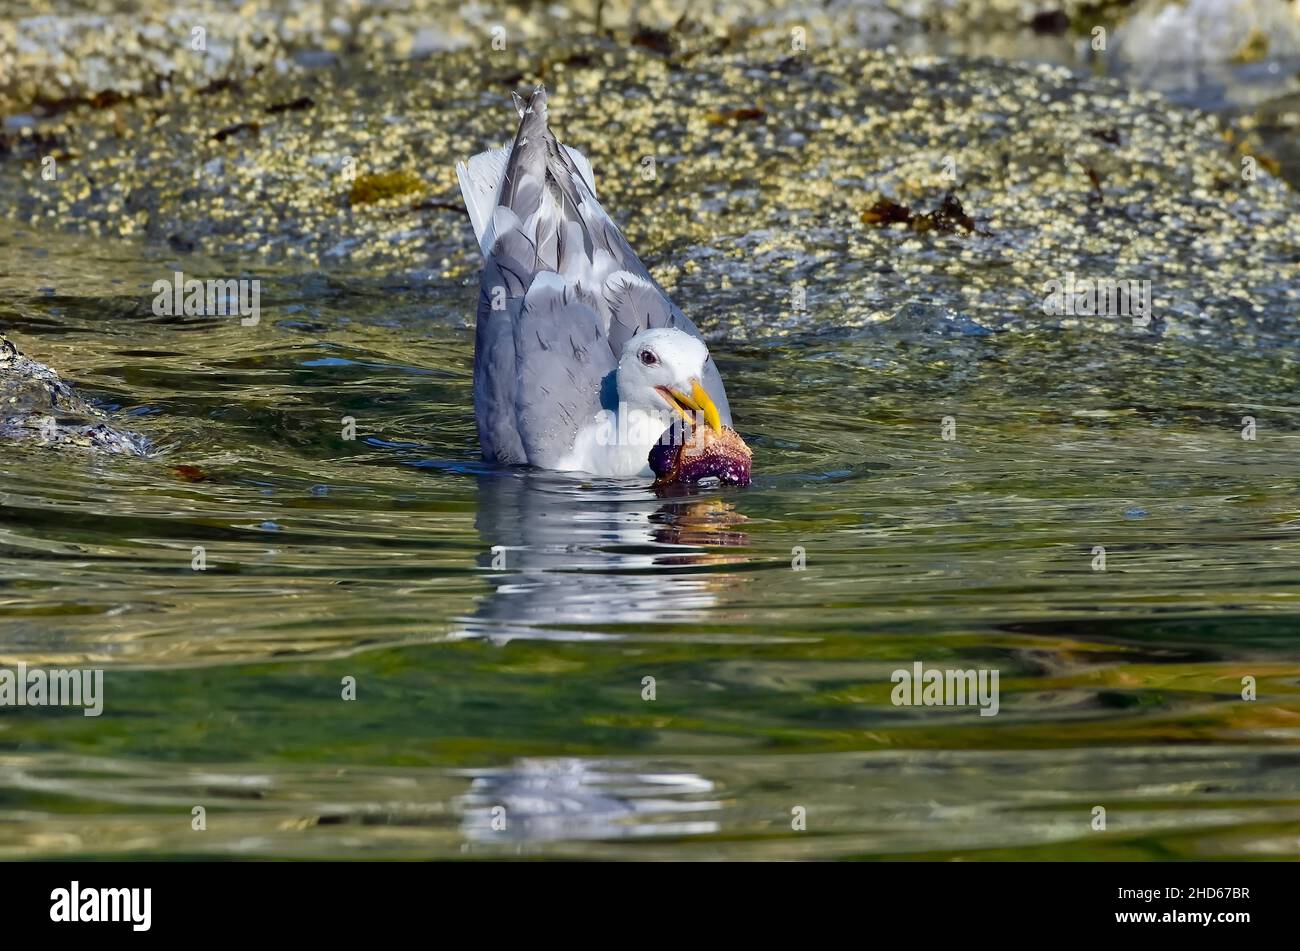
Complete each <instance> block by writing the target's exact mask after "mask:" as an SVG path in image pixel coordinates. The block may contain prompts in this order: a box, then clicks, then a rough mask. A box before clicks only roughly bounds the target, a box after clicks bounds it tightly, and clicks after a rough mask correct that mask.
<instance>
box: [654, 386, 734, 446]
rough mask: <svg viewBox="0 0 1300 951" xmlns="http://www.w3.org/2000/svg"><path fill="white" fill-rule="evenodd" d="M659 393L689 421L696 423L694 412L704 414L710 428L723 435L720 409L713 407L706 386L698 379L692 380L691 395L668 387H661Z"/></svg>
mask: <svg viewBox="0 0 1300 951" xmlns="http://www.w3.org/2000/svg"><path fill="white" fill-rule="evenodd" d="M659 392H660V393H662V394H663V395H664V398H665V399H667V400H668V402H669V403H670V404H672V407H673V409H675V410H677V412H679V413H681V414H682V415H683V416H684V417H686V419H687V420H688V421H690V422H695V417H694V416H693V415H692V412H698V413H703V414H704V421H705V422H706V423H708V426H709V428H710V429H712V430H713V431H714V432H715V433H717V434H718V435H719V436H721V435H722V416H721V414H719V413H718V408H717V407H716V406H714V405H713V400H712V399H711V398H710V397H709V394H708V392H707V391H706V390H705V389H704V384H702V383H701V382H700V381H699V379H698V378H696V379H694V380H691V392H690V393H689V394H687V393H683V392H682V391H681V390H674V389H672V388H671V387H667V386H661V387H659Z"/></svg>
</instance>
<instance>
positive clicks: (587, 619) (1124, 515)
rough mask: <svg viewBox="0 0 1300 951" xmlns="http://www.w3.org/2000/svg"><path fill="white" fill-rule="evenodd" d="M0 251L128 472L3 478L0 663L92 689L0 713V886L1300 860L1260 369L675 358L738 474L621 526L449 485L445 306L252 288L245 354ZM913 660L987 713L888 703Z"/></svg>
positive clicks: (866, 342) (817, 345)
mask: <svg viewBox="0 0 1300 951" xmlns="http://www.w3.org/2000/svg"><path fill="white" fill-rule="evenodd" d="M3 243H4V253H5V256H6V259H7V260H9V261H11V262H13V266H12V267H11V268H10V270H9V273H7V274H6V276H5V277H3V279H0V300H3V302H4V306H5V307H6V317H5V320H6V323H7V325H8V327H9V328H10V330H11V331H12V332H13V334H14V336H15V337H16V338H17V339H19V340H20V342H21V344H22V345H23V346H24V348H25V349H26V350H27V351H28V352H29V353H30V354H31V355H33V356H35V357H37V358H38V359H41V360H43V361H45V362H47V363H50V364H51V365H54V366H56V367H59V368H60V369H61V370H63V371H64V373H65V374H66V376H67V377H68V378H69V379H70V380H72V381H74V382H75V383H76V384H77V385H78V386H80V387H81V388H82V389H83V391H85V392H88V393H90V394H93V395H94V396H95V397H96V398H97V399H99V400H100V401H101V402H103V403H104V404H106V405H109V406H115V407H117V408H118V410H119V412H120V413H121V414H122V416H121V417H120V419H121V422H122V425H124V426H126V427H128V428H136V429H139V430H141V431H145V432H147V433H148V434H149V435H150V436H151V437H152V438H153V439H154V440H155V441H156V442H157V443H159V444H160V446H162V447H163V449H164V451H163V452H162V453H161V454H160V455H159V456H158V457H156V458H153V459H132V458H119V457H107V456H92V455H86V454H82V453H78V452H73V451H52V450H47V449H43V448H41V447H39V446H35V445H30V444H26V445H22V444H7V445H5V446H4V447H3V449H0V503H2V504H3V509H2V519H3V520H2V522H0V659H2V660H3V661H4V662H5V663H7V664H14V663H16V662H18V661H24V662H26V663H27V664H29V665H37V664H40V665H46V666H52V667H56V666H90V667H98V668H102V669H103V670H104V671H105V710H104V714H103V715H102V716H101V717H98V718H90V717H84V716H82V715H80V714H79V713H78V712H77V711H75V710H54V709H47V708H25V709H17V708H6V709H4V710H3V711H0V855H3V856H4V857H9V858H14V857H49V856H111V857H123V856H128V857H129V856H203V857H220V856H249V857H275V858H281V857H342V858H371V857H405V858H424V857H458V856H492V855H503V856H512V855H527V856H565V857H640V858H719V857H733V858H749V857H785V858H811V857H867V858H898V857H953V856H961V857H965V858H981V857H985V858H1007V857H1048V858H1088V859H1096V858H1124V859H1157V858H1225V857H1233V858H1239V857H1244V858H1274V857H1294V856H1296V855H1297V854H1300V750H1298V749H1297V746H1296V741H1297V738H1300V686H1298V684H1300V656H1298V655H1297V650H1296V647H1295V644H1296V641H1297V636H1298V635H1300V597H1298V592H1300V588H1298V587H1297V581H1300V566H1298V564H1297V563H1298V561H1300V558H1298V557H1297V556H1298V554H1300V496H1298V494H1297V486H1298V481H1297V467H1296V460H1297V459H1298V458H1300V382H1298V379H1300V378H1298V377H1297V373H1296V359H1295V347H1294V339H1292V340H1291V341H1290V343H1289V344H1285V343H1283V344H1279V345H1277V346H1242V345H1239V344H1235V343H1234V342H1232V341H1231V340H1212V341H1209V342H1205V341H1199V342H1191V341H1181V340H1175V339H1165V338H1161V337H1159V336H1153V335H1150V334H1141V333H1136V332H1128V331H1127V330H1126V329H1125V328H1124V327H1122V326H1116V325H1115V321H1113V320H1111V321H1108V322H1107V321H1105V320H1103V319H1098V320H1096V321H1088V320H1081V321H1080V322H1079V324H1080V326H1078V327H1076V328H1073V329H1064V330H1058V331H1051V332H1034V331H1031V330H1024V331H1018V332H1017V331H1008V332H1003V333H989V334H968V333H963V332H962V330H961V327H960V326H958V327H956V328H955V329H954V328H948V332H936V330H935V328H934V327H931V326H928V325H925V324H924V323H921V324H917V323H916V322H915V321H910V322H909V321H906V320H900V321H895V322H893V323H886V324H883V325H871V326H867V327H865V328H858V329H853V330H840V331H829V330H824V329H821V330H819V329H817V328H815V327H807V328H804V329H802V330H801V331H800V332H795V333H789V334H785V335H783V336H781V337H780V338H777V339H772V340H765V341H755V342H752V343H740V344H732V343H726V342H722V343H717V342H715V344H714V353H715V356H716V359H717V361H718V364H719V366H720V368H721V370H722V372H723V375H724V377H725V378H726V380H727V381H728V390H729V395H730V397H731V402H732V405H733V407H735V408H736V417H737V423H738V428H739V429H740V431H741V432H742V434H743V435H744V436H745V437H746V439H747V440H748V441H749V443H750V445H751V446H752V447H753V449H754V452H755V467H756V480H755V483H754V485H753V486H752V487H750V488H748V489H727V490H719V489H716V488H715V489H709V488H704V489H700V490H698V491H696V492H693V493H690V494H684V495H680V496H673V497H667V498H660V497H656V496H655V495H654V494H652V493H651V492H650V491H648V490H647V489H646V488H645V487H644V486H642V485H639V484H622V483H616V482H607V481H579V480H575V479H570V478H567V477H560V476H553V475H551V476H548V475H543V474H530V473H525V472H519V471H494V470H491V469H488V468H486V467H484V466H483V465H482V464H481V463H480V462H479V461H478V460H477V458H476V456H477V448H476V441H475V436H474V429H473V418H472V414H471V411H470V408H469V400H470V395H469V382H470V372H471V364H472V330H471V328H470V326H469V320H470V319H471V318H470V314H471V308H472V303H473V300H474V296H475V293H476V287H475V286H474V281H475V276H474V273H473V271H472V270H471V269H466V270H465V272H464V275H463V277H462V278H460V279H457V280H437V279H435V280H424V281H416V280H410V281H402V280H397V279H394V280H391V281H387V282H380V281H374V280H365V279H356V280H349V279H347V278H346V277H334V278H331V279H326V278H323V277H320V276H319V275H312V274H306V275H304V274H295V273H292V272H289V271H285V272H282V273H281V272H275V271H274V270H273V269H267V270H265V271H263V272H262V274H263V276H264V278H265V284H266V288H265V289H264V291H263V313H262V321H261V323H260V324H259V325H258V326H257V327H253V328H246V327H241V326H240V325H239V323H238V321H237V320H230V319H222V318H160V317H155V316H153V315H152V313H151V312H150V309H149V294H148V292H147V287H148V284H149V283H151V282H152V281H153V280H155V279H157V277H158V274H159V273H169V271H168V268H170V266H171V264H172V263H175V262H174V260H173V259H171V258H168V257H167V254H168V252H166V250H165V249H164V250H162V251H159V250H157V249H152V250H151V249H149V248H147V247H145V248H142V247H140V246H136V245H128V244H122V243H114V242H111V241H104V242H90V241H85V240H82V239H75V238H59V237H51V236H50V235H48V234H47V235H39V236H37V235H33V234H32V233H30V232H22V231H14V230H12V229H10V230H8V231H6V232H5V234H4V241H3ZM184 265H185V266H186V267H187V268H188V269H189V270H190V271H191V272H195V273H198V272H200V269H201V268H203V267H205V266H208V267H212V268H214V269H215V268H220V266H221V264H220V262H217V263H211V264H205V263H204V262H195V261H191V260H189V259H186V260H185V261H184ZM228 266H229V265H228ZM214 273H231V272H230V271H226V272H223V271H221V270H214ZM233 273H238V272H237V271H235V272H233ZM816 290H817V288H816V286H815V285H814V287H813V291H816ZM678 299H679V302H680V303H681V304H682V305H683V306H684V307H685V308H686V309H687V310H689V311H691V312H693V313H695V314H697V315H699V314H701V312H703V317H702V319H701V323H702V324H707V323H708V322H709V317H708V312H707V304H706V302H705V301H704V300H702V299H696V300H692V299H691V298H690V296H689V294H688V296H686V297H685V298H683V296H682V295H681V294H678ZM940 329H942V328H940ZM346 416H351V417H353V418H354V419H355V421H356V438H355V439H354V440H348V439H345V438H343V424H342V422H341V420H342V419H343V417H346ZM945 416H951V417H953V419H954V420H955V422H956V434H955V435H956V438H955V439H953V440H945V439H944V438H942V432H941V426H942V419H943V417H945ZM1243 416H1253V417H1255V419H1256V420H1257V432H1256V438H1255V439H1254V440H1244V439H1243V438H1242V417H1243ZM177 466H186V467H193V468H190V469H185V470H183V471H178V470H177V469H176V468H175V467H177ZM195 546H201V547H202V549H203V554H204V557H205V558H206V570H202V571H196V570H194V569H193V567H192V565H193V560H194V558H195V553H194V549H195ZM494 546H501V547H500V549H498V557H496V559H495V566H494V553H493V548H494ZM1097 546H1101V547H1104V549H1105V565H1104V568H1105V570H1097V568H1098V567H1099V562H1098V560H1097V554H1096V548H1097ZM799 551H802V553H803V559H804V564H803V567H802V570H798V569H797V568H796V567H794V566H793V563H794V562H795V561H797V560H798V554H799ZM502 559H504V560H503V561H502ZM917 661H921V662H923V663H924V664H926V665H927V666H938V667H954V668H963V669H967V668H973V669H989V670H997V671H999V673H1000V709H999V712H998V714H997V715H996V716H992V717H981V716H979V715H978V713H977V711H976V709H975V708H973V707H920V708H916V707H911V708H909V707H900V706H895V705H894V704H892V703H891V701H890V691H891V688H892V684H891V682H890V675H891V673H892V672H893V671H894V670H896V669H900V668H905V669H910V668H911V667H912V665H913V664H914V663H915V662H917ZM349 677H350V678H355V684H356V699H355V700H345V699H343V698H342V693H343V691H344V681H345V678H349ZM647 677H652V678H654V681H653V683H654V698H653V699H645V698H644V696H643V694H644V693H645V692H646V687H645V686H644V684H645V678H647ZM1243 677H1253V678H1255V681H1256V683H1257V690H1258V699H1256V700H1254V701H1247V700H1243V699H1242V696H1241V693H1242V678H1243ZM195 806H202V807H204V809H205V810H206V829H204V830H201V831H200V830H195V829H194V828H193V827H192V824H193V820H192V810H193V809H194V807H195ZM498 806H504V809H505V811H504V813H494V812H493V810H494V809H495V807H498ZM1097 806H1102V807H1104V808H1105V810H1106V819H1107V822H1106V828H1105V830H1096V829H1094V828H1093V827H1092V826H1093V814H1094V809H1095V807H1097ZM800 814H802V815H803V816H804V817H805V820H804V824H805V828H803V829H802V830H800V829H795V828H792V823H793V824H795V825H797V824H799V823H797V822H795V818H796V817H797V816H798V815H800ZM494 815H504V816H505V818H506V824H505V828H504V829H501V828H494V826H493V822H492V820H493V817H494Z"/></svg>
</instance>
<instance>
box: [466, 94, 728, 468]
mask: <svg viewBox="0 0 1300 951" xmlns="http://www.w3.org/2000/svg"><path fill="white" fill-rule="evenodd" d="M514 104H515V110H516V111H517V112H518V113H519V129H518V132H517V133H516V135H515V139H514V143H513V144H511V145H509V146H507V147H505V148H501V149H496V150H493V151H489V152H483V153H481V154H479V155H476V156H474V157H473V158H471V159H470V160H469V161H468V162H459V163H457V165H456V175H457V178H458V179H459V180H460V190H461V195H462V196H463V197H464V199H465V207H466V209H467V210H468V211H469V217H470V222H471V223H472V224H473V227H474V236H475V237H476V238H477V239H478V243H479V249H480V250H481V251H482V253H483V276H482V280H481V282H480V289H479V300H478V316H477V327H476V330H475V340H474V418H475V422H476V423H477V426H478V436H479V443H480V444H481V446H482V448H483V456H484V458H485V459H486V460H488V461H489V462H494V463H499V464H502V465H529V466H535V467H538V468H542V469H553V470H559V471H568V472H582V473H588V474H591V475H596V476H608V477H615V478H635V477H644V476H649V475H651V469H650V464H649V454H650V450H651V448H652V447H654V446H655V444H656V443H658V442H659V440H660V437H661V436H663V435H664V433H665V431H666V430H669V428H670V426H671V424H672V423H673V421H674V420H675V419H681V418H684V419H685V420H687V421H689V422H691V423H693V424H695V425H696V426H707V427H708V428H709V429H710V430H712V431H713V432H714V433H716V434H719V435H721V434H722V433H723V431H724V427H730V426H731V408H730V405H729V404H728V402H727V393H726V390H725V389H724V387H723V385H722V376H721V375H720V374H719V373H718V368H717V366H716V365H715V364H714V362H713V358H712V357H711V356H710V355H709V348H708V347H707V346H706V345H705V343H704V337H703V335H702V334H701V333H700V331H699V330H698V329H697V328H696V326H695V324H694V323H692V322H691V319H690V318H689V317H687V316H686V315H685V314H683V313H682V312H681V310H679V309H678V308H677V307H676V305H674V304H673V303H672V301H670V300H669V299H668V297H667V295H666V294H665V293H664V291H663V289H662V288H661V287H660V286H659V285H658V284H657V283H656V282H655V280H654V278H653V277H651V276H650V272H649V271H647V270H646V267H645V265H644V264H642V263H641V261H640V259H639V258H638V257H637V256H636V253H635V252H634V251H633V250H632V248H631V246H630V245H628V243H627V240H626V239H625V238H624V237H623V234H622V232H620V231H619V230H618V226H617V225H615V224H614V222H613V221H612V220H611V219H610V217H609V215H608V214H606V213H605V209H603V208H602V207H601V206H600V202H599V201H597V200H596V181H595V177H594V176H593V174H592V170H591V163H590V162H588V161H587V158H586V156H584V155H583V154H582V153H581V152H578V151H576V150H575V149H571V148H569V147H568V146H567V145H561V144H560V143H559V141H558V140H557V139H556V138H555V135H554V134H553V133H552V132H551V130H550V128H549V127H548V125H547V115H546V89H545V88H544V87H543V86H538V87H537V88H536V89H534V90H533V93H532V95H531V96H529V97H528V99H527V100H524V99H523V98H522V97H520V96H519V95H518V94H515V95H514ZM676 429H677V430H680V429H681V427H680V426H679V427H676Z"/></svg>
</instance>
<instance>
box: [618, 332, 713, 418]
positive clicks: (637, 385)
mask: <svg viewBox="0 0 1300 951" xmlns="http://www.w3.org/2000/svg"><path fill="white" fill-rule="evenodd" d="M708 359H709V348H708V347H706V346H705V345H704V344H703V342H701V341H700V340H699V339H697V338H696V337H693V336H691V335H690V334H688V333H684V332H682V331H680V330H675V329H673V328H671V327H660V328H657V329H654V330H646V331H643V332H642V333H639V334H637V335H636V336H635V337H633V338H632V339H631V340H629V341H628V342H627V343H626V344H625V345H624V347H623V355H622V356H621V357H620V358H619V361H618V397H619V401H620V402H621V403H623V404H624V405H626V406H628V407H629V408H632V409H639V410H642V411H644V412H648V413H663V412H664V411H665V410H668V411H669V412H671V413H674V414H676V413H680V414H681V415H682V416H683V417H684V418H686V419H687V420H689V421H690V422H695V421H696V419H697V416H696V414H697V413H698V414H699V417H698V418H702V419H703V421H704V423H705V424H706V425H707V426H708V427H709V428H710V429H712V430H713V431H714V432H715V433H719V434H721V433H722V417H721V415H720V414H719V413H718V408H717V406H715V405H714V403H713V399H712V398H711V397H710V396H709V394H708V392H707V391H706V390H705V389H704V384H703V382H701V381H702V379H703V377H704V365H705V363H707V362H708Z"/></svg>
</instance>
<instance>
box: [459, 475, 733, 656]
mask: <svg viewBox="0 0 1300 951" xmlns="http://www.w3.org/2000/svg"><path fill="white" fill-rule="evenodd" d="M478 479H479V508H478V515H477V517H476V521H475V524H476V527H477V528H478V531H479V534H480V535H481V536H482V539H483V552H482V554H480V556H479V557H478V564H479V566H480V567H482V568H485V569H488V571H487V575H486V576H487V579H488V582H489V584H490V585H491V586H492V590H491V591H490V592H489V593H488V594H487V595H486V596H484V597H483V598H481V599H480V601H479V602H478V604H477V606H476V609H475V611H474V613H473V614H472V615H471V616H469V617H466V618H462V619H461V620H462V622H463V624H464V626H463V627H462V628H461V629H459V630H458V631H456V632H455V633H454V634H453V635H452V636H453V637H458V638H473V637H480V638H486V639H489V640H491V641H493V642H494V643H506V642H508V641H510V640H512V639H514V638H517V637H526V638H534V639H537V638H541V639H553V640H602V639H614V638H620V637H627V636H630V635H629V634H628V633H627V632H626V630H625V629H626V628H627V626H628V625H641V628H640V631H639V633H645V634H648V633H651V629H652V625H660V624H675V623H679V622H683V621H690V620H698V612H699V611H700V610H701V609H707V608H711V607H713V606H714V605H715V604H716V603H717V599H718V595H719V594H720V593H721V592H722V591H723V590H724V589H726V588H728V587H732V586H735V585H737V584H741V583H743V582H744V580H745V579H746V575H745V574H744V573H741V572H729V571H726V570H725V569H726V567H727V566H729V565H733V564H736V563H740V562H745V561H747V560H748V556H747V555H746V554H745V553H744V552H743V551H742V550H743V549H745V548H746V547H747V546H748V543H749V539H748V536H747V535H746V534H745V532H744V531H743V530H742V528H741V527H742V526H743V525H744V523H745V516H744V515H742V514H740V513H739V512H737V511H736V510H735V506H734V505H733V504H732V503H730V502H728V501H726V500H725V499H723V498H720V497H718V496H717V495H716V494H711V492H710V490H709V489H688V488H681V489H678V491H676V492H674V493H673V494H672V495H670V496H661V495H660V494H656V492H654V491H652V490H651V489H650V488H648V487H647V486H645V485H644V484H643V483H642V484H632V483H627V482H619V481H614V480H593V481H582V480H579V479H576V478H574V477H572V476H568V475H562V474H556V473H547V472H541V471H535V470H520V469H499V470H493V471H489V472H484V473H482V474H480V475H479V476H478ZM719 548H723V549H736V550H735V551H718V550H717V549H719ZM614 625H618V626H619V627H620V628H622V629H624V630H620V631H619V632H617V633H615V632H612V631H609V630H606V629H605V628H606V627H608V626H614Z"/></svg>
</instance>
